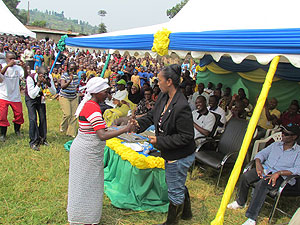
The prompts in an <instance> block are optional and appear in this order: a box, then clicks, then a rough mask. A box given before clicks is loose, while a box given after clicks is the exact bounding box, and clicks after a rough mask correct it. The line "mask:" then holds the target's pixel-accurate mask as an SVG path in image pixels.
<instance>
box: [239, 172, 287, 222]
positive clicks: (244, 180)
mask: <svg viewBox="0 0 300 225" xmlns="http://www.w3.org/2000/svg"><path fill="white" fill-rule="evenodd" d="M282 181H283V178H282V177H281V176H280V177H279V178H278V179H277V180H276V184H275V186H274V187H273V186H272V185H271V184H268V182H269V180H264V179H261V178H259V177H258V176H257V173H256V169H255V168H253V169H251V170H249V171H248V172H246V173H244V174H243V175H242V176H241V178H240V187H239V193H238V198H237V200H236V201H237V203H238V204H239V205H242V206H243V205H245V204H246V202H247V197H248V192H249V188H250V185H251V184H253V183H255V182H257V184H256V185H255V189H254V192H253V196H252V199H251V201H250V205H249V207H248V210H247V212H246V217H248V218H250V219H253V220H256V219H257V217H258V214H259V212H260V210H261V207H262V206H263V204H264V202H265V199H266V196H267V194H268V192H269V191H272V190H274V189H278V187H279V186H280V184H281V183H282Z"/></svg>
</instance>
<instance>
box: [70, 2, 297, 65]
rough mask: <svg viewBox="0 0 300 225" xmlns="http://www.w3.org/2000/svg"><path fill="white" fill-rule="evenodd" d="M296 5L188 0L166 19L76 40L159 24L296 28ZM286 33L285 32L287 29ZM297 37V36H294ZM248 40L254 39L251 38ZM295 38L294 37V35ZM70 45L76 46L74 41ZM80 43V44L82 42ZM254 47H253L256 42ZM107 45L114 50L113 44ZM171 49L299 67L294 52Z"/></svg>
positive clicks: (201, 28) (189, 28)
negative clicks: (290, 64)
mask: <svg viewBox="0 0 300 225" xmlns="http://www.w3.org/2000/svg"><path fill="white" fill-rule="evenodd" d="M299 6H300V1H298V0H289V1H286V2H284V1H281V0H252V1H240V0H227V1H224V0H213V1H200V0H190V1H189V2H188V3H187V4H186V5H185V6H184V7H183V8H182V10H181V11H180V12H179V13H178V14H177V15H176V16H175V17H174V18H172V19H171V20H170V21H169V22H166V23H162V24H156V25H152V26H145V27H139V28H133V29H128V30H121V31H115V32H110V33H106V34H97V35H91V36H88V37H81V38H77V39H78V41H80V39H82V38H83V39H84V38H85V39H87V38H94V39H95V38H104V37H118V36H122V35H142V34H155V33H156V32H157V31H159V30H162V28H167V29H168V30H170V31H171V32H172V34H173V33H178V32H192V33H197V32H200V33H201V32H202V33H203V32H207V31H228V30H240V31H243V30H251V29H255V30H258V29H269V30H272V29H289V28H293V29H297V28H300V20H299V19H298V13H299V12H298V9H299ZM226 35H227V36H226ZM287 36H289V33H288V34H287ZM223 37H224V38H230V35H228V34H226V32H224V36H223ZM278 37H280V35H278V36H276V38H278ZM297 38H298V36H297V37H296V39H297ZM249 40H255V38H254V39H249ZM171 41H172V40H171ZM213 41H214V40H210V42H213ZM296 41H298V39H297V40H296ZM288 42H289V40H288ZM273 43H274V42H273ZM281 43H282V42H281ZM73 46H76V44H75V45H73ZM79 47H80V46H79ZM81 47H83V48H84V47H85V46H81ZM255 47H256V48H257V46H255ZM108 48H109V47H108ZM258 48H259V45H258ZM109 49H111V50H114V49H115V48H109ZM169 49H170V48H169ZM118 50H120V49H118ZM141 50H143V49H141ZM123 51H125V49H121V53H122V52H123ZM129 52H130V53H134V52H138V53H140V54H141V53H142V52H143V51H136V50H129ZM171 52H176V53H177V54H178V55H179V56H180V57H184V56H185V55H186V54H187V53H188V52H191V54H192V56H193V57H195V58H201V57H203V56H204V55H205V54H210V55H212V56H213V58H214V59H215V60H216V61H219V59H220V58H221V57H222V56H223V55H226V56H231V58H232V59H233V61H234V62H235V63H240V62H242V61H243V60H244V59H246V58H247V59H252V60H257V61H258V62H259V63H261V64H268V63H269V62H270V60H271V59H272V58H273V57H274V56H276V55H281V56H282V57H281V59H280V61H281V62H290V63H292V64H293V65H294V66H296V67H299V68H300V55H299V54H298V53H297V54H293V53H288V54H287V53H280V52H278V53H277V52H272V53H260V52H247V51H244V52H241V51H239V52H227V51H226V49H224V50H223V51H216V50H214V51H207V50H204V51H203V50H196V51H193V50H185V49H182V50H179V49H177V50H174V49H170V51H169V53H171ZM155 54H156V53H151V55H155Z"/></svg>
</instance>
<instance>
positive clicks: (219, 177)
mask: <svg viewBox="0 0 300 225" xmlns="http://www.w3.org/2000/svg"><path fill="white" fill-rule="evenodd" d="M223 167H224V165H222V166H221V169H220V172H219V176H218V181H217V184H216V186H215V189H217V187H219V183H220V179H221V175H222V171H223Z"/></svg>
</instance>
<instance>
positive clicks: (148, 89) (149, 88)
mask: <svg viewBox="0 0 300 225" xmlns="http://www.w3.org/2000/svg"><path fill="white" fill-rule="evenodd" d="M146 91H150V92H151V94H153V89H152V88H151V87H147V88H145V89H144V93H145V92H146Z"/></svg>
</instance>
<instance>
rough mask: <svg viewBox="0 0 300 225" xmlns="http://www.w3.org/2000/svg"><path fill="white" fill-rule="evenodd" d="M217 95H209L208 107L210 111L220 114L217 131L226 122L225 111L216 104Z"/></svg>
mask: <svg viewBox="0 0 300 225" xmlns="http://www.w3.org/2000/svg"><path fill="white" fill-rule="evenodd" d="M218 103H219V101H218V97H217V96H215V95H212V96H210V97H209V102H208V104H209V108H208V110H209V111H210V112H214V113H217V114H219V115H221V119H220V123H219V127H218V131H221V130H223V129H224V128H225V124H226V117H225V111H224V110H223V109H222V108H221V107H220V106H218Z"/></svg>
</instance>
